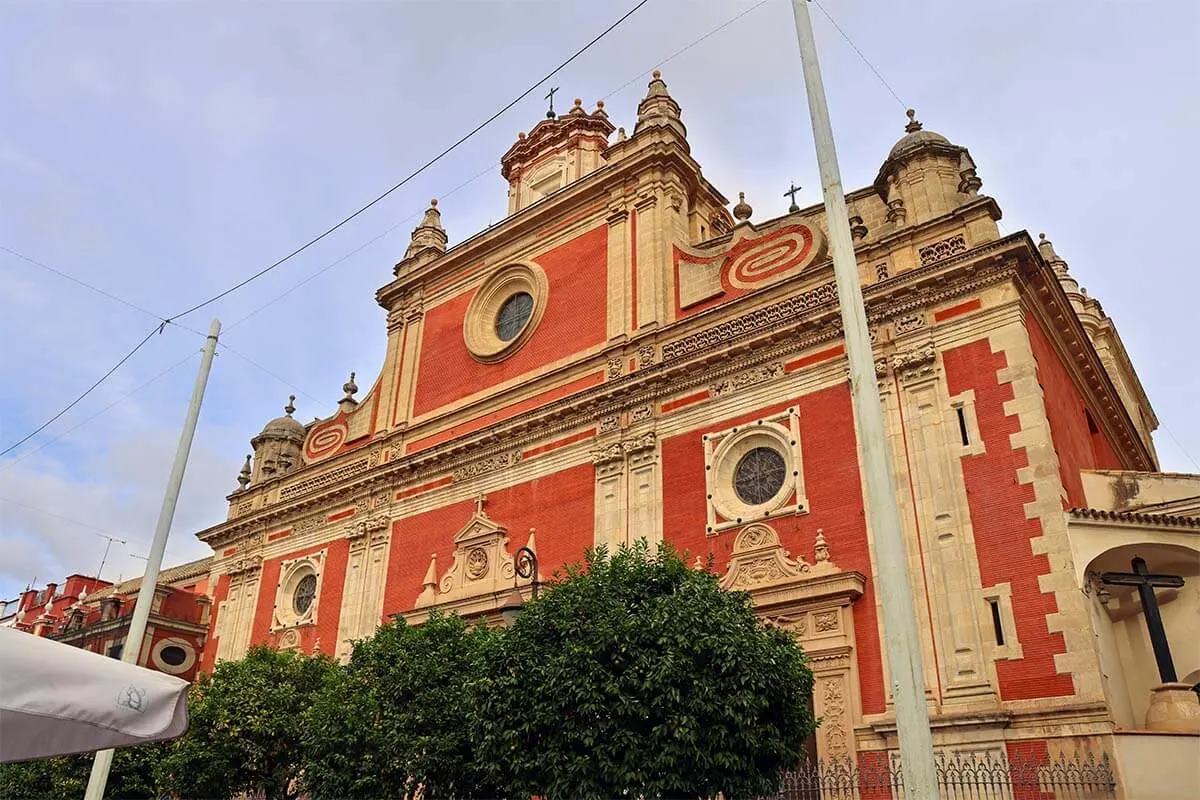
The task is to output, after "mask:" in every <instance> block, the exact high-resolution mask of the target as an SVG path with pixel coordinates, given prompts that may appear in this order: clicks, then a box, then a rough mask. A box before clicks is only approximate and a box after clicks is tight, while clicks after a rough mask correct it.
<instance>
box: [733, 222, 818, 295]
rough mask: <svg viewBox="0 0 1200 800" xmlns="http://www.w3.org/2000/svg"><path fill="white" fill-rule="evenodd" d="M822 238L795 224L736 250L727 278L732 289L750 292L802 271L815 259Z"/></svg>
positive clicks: (806, 227) (812, 230) (810, 230)
mask: <svg viewBox="0 0 1200 800" xmlns="http://www.w3.org/2000/svg"><path fill="white" fill-rule="evenodd" d="M820 235H821V234H820V232H819V231H814V229H812V228H810V227H809V226H807V225H793V226H790V227H788V228H785V229H784V230H782V231H779V232H778V233H776V234H774V235H771V236H766V237H763V239H761V240H757V241H755V242H753V243H752V244H751V245H750V246H749V247H746V248H745V249H740V250H739V249H738V248H735V249H734V251H733V252H731V253H730V254H729V256H728V258H727V259H726V261H725V265H724V268H723V269H722V274H723V277H724V279H725V281H726V282H727V283H728V284H729V286H730V287H732V288H735V289H750V288H754V287H757V286H759V285H761V284H762V283H763V282H764V281H769V280H771V279H772V278H777V277H780V276H782V275H783V274H784V273H786V272H791V271H796V270H799V269H802V268H803V267H804V266H806V265H807V264H808V263H809V262H811V261H812V260H813V258H814V255H815V253H816V250H817V246H818V244H819V237H820Z"/></svg>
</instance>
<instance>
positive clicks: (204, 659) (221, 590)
mask: <svg viewBox="0 0 1200 800" xmlns="http://www.w3.org/2000/svg"><path fill="white" fill-rule="evenodd" d="M228 598H229V576H228V575H220V576H218V577H217V585H216V587H215V589H214V590H213V598H212V614H210V615H209V618H208V620H209V621H208V636H207V637H205V643H204V654H203V655H201V656H200V671H201V672H212V670H213V666H214V665H215V664H216V663H217V636H216V631H217V616H218V615H219V614H220V613H221V603H223V602H225V600H227V599H228Z"/></svg>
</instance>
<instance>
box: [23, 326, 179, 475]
mask: <svg viewBox="0 0 1200 800" xmlns="http://www.w3.org/2000/svg"><path fill="white" fill-rule="evenodd" d="M165 326H166V323H165V322H163V323H162V324H160V325H159V326H158V327H156V328H152V329H151V330H150V332H149V333H147V334H146V336H145V338H144V339H142V340H141V341H140V342H138V343H137V344H136V345H135V346H134V348H133V349H132V350H130V351H129V352H128V353H126V354H125V355H124V356H123V357H122V358H121V360H120V361H118V362H117V363H116V364H114V365H113V367H112V369H110V370H109V371H108V372H106V373H104V374H103V375H101V376H100V378H99V379H98V380H97V381H96V382H95V383H93V384H92V385H91V386H89V387H88V388H87V389H85V390H84V392H83V394H81V395H79V396H78V397H76V398H75V399H74V400H72V401H71V402H70V403H68V404H67V405H66V406H64V407H63V409H62V410H61V411H59V412H58V413H57V414H55V415H54V416H53V417H51V418H50V419H48V420H46V421H45V422H43V423H42V424H41V425H39V426H38V427H37V428H36V429H34V430H33V431H31V432H29V433H27V434H25V436H23V437H22V438H21V439H20V440H19V441H17V442H14V443H13V444H10V445H9V446H8V447H6V448H4V450H2V451H0V456H5V455H8V454H9V453H11V452H12V451H13V450H15V449H17V448H18V447H20V446H21V445H23V444H25V443H26V442H28V441H29V440H30V439H32V438H33V437H34V436H37V435H38V434H39V433H41V432H42V431H44V430H46V428H48V427H50V425H51V424H52V423H53V422H54V421H55V420H56V419H58V418H59V417H61V416H62V415H63V414H65V413H67V412H68V411H70V410H71V409H72V408H74V407H75V406H76V405H78V403H79V401H80V400H82V399H83V398H85V397H87V396H88V395H89V394H91V393H92V392H93V391H95V390H96V387H98V386H99V385H100V384H102V383H104V381H105V380H106V379H107V378H108V376H109V375H112V374H113V373H114V372H116V371H117V370H118V369H120V368H121V365H122V364H124V363H125V362H126V361H128V360H129V359H131V358H133V354H134V353H136V352H137V351H138V350H141V349H142V347H143V346H144V345H145V344H146V342H148V341H150V337H152V336H154V334H155V333H162V331H163V327H165Z"/></svg>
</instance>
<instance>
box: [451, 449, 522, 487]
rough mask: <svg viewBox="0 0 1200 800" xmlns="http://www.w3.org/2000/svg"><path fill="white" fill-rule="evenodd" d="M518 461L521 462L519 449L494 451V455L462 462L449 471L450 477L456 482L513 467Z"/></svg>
mask: <svg viewBox="0 0 1200 800" xmlns="http://www.w3.org/2000/svg"><path fill="white" fill-rule="evenodd" d="M519 463H521V451H520V450H510V451H509V452H507V453H496V454H494V455H490V456H486V457H484V458H481V459H478V460H477V461H472V462H470V463H468V464H464V465H463V466H461V467H459V468H458V469H456V470H454V472H453V473H451V479H452V480H453V481H454V482H455V483H458V482H459V481H465V480H470V479H471V478H477V477H479V476H480V475H487V474H489V473H492V472H496V471H497V470H502V469H508V468H509V467H515V466H516V465H517V464H519Z"/></svg>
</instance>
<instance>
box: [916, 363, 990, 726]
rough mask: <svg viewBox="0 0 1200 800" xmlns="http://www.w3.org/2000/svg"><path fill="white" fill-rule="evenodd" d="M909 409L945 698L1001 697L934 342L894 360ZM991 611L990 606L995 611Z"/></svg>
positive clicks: (956, 443)
mask: <svg viewBox="0 0 1200 800" xmlns="http://www.w3.org/2000/svg"><path fill="white" fill-rule="evenodd" d="M892 366H893V368H894V369H895V372H896V376H897V378H898V380H899V383H900V393H901V398H902V399H901V402H902V403H903V407H904V426H905V433H906V436H905V439H906V440H907V442H908V449H909V452H908V455H909V465H910V467H911V470H912V479H913V484H914V485H913V488H914V490H915V492H914V494H915V497H916V517H917V520H918V521H919V527H920V536H921V543H922V551H923V553H924V569H925V571H926V574H927V575H928V580H929V592H930V595H931V596H930V598H929V599H930V610H931V613H932V616H933V630H934V632H935V635H936V638H937V642H938V645H939V647H938V650H939V651H940V653H941V654H942V657H941V658H940V659H939V663H938V666H939V667H940V678H941V685H942V692H943V697H942V700H943V702H944V703H947V704H951V703H955V702H968V701H969V702H977V701H978V700H980V699H983V698H994V696H995V691H996V690H995V686H994V681H993V679H992V675H991V673H992V670H991V668H990V662H988V660H987V659H986V653H987V649H986V648H985V646H984V643H983V638H982V634H981V611H982V610H983V606H984V603H982V602H981V594H980V589H981V587H980V579H979V570H978V566H977V561H976V558H975V540H974V536H973V532H972V528H971V514H970V506H969V505H968V501H967V492H966V485H965V483H964V481H963V477H962V470H961V469H960V468H959V457H960V453H961V450H962V447H961V445H960V444H959V441H958V439H957V437H958V424H957V416H956V415H955V422H954V429H953V430H954V434H955V437H956V440H955V441H954V442H952V441H951V440H950V438H949V435H948V433H947V429H948V423H949V421H950V420H949V417H950V416H951V415H953V414H954V411H953V410H952V408H951V406H950V401H949V398H948V397H946V396H944V395H945V391H944V389H943V382H942V376H941V370H939V369H938V366H937V351H936V349H935V348H934V346H933V344H932V342H930V343H928V344H926V345H924V346H922V347H919V348H916V349H915V350H911V351H907V352H905V353H901V354H897V355H895V356H893V357H892ZM989 613H990V611H989Z"/></svg>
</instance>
